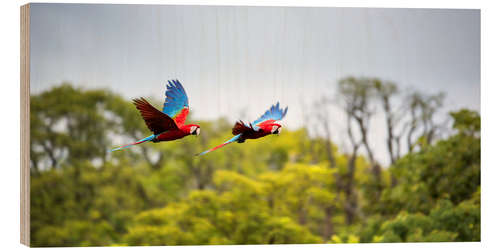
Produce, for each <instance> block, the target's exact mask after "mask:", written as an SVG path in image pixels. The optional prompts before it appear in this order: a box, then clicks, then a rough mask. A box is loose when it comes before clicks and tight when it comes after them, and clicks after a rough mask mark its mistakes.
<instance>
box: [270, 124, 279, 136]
mask: <svg viewBox="0 0 500 250" xmlns="http://www.w3.org/2000/svg"><path fill="white" fill-rule="evenodd" d="M278 129H279V127H278V126H276V125H274V126H273V127H272V128H271V134H277V133H278Z"/></svg>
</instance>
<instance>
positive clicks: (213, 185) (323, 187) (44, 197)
mask: <svg viewBox="0 0 500 250" xmlns="http://www.w3.org/2000/svg"><path fill="white" fill-rule="evenodd" d="M348 81H349V80H346V82H345V83H344V84H345V91H361V92H362V94H366V95H367V96H368V95H372V94H374V93H369V92H366V91H365V89H356V88H354V89H353V88H352V86H351V85H349V82H348ZM349 86H351V87H349ZM375 87H377V86H375ZM388 91H389V90H388ZM31 109H32V112H31V139H32V142H31V143H32V144H31V173H32V175H31V235H32V241H31V243H32V244H33V245H34V246H101V245H196V244H287V243H357V242H426V241H479V240H480V179H479V178H480V177H479V176H480V133H479V131H480V117H479V115H478V114H477V113H476V112H473V111H469V110H460V111H458V112H454V113H451V114H450V115H451V117H452V118H453V119H454V121H455V123H454V125H453V128H454V129H455V130H456V133H454V134H452V135H450V136H449V137H448V138H446V139H442V140H440V141H437V142H436V143H433V144H429V145H426V146H424V147H421V148H420V150H415V151H414V152H412V153H410V154H407V155H405V156H404V157H402V158H401V159H399V160H398V161H397V162H396V163H395V164H394V165H393V166H391V167H389V168H383V169H382V172H381V183H374V178H373V176H372V172H371V165H370V163H369V161H368V160H367V159H366V158H365V157H363V156H358V157H356V158H353V159H355V166H356V168H355V171H354V173H353V179H352V185H353V194H351V196H350V197H351V198H352V197H354V199H355V200H356V201H357V204H358V207H357V208H354V211H355V219H354V221H353V222H352V223H347V222H346V207H347V204H348V197H349V196H348V194H347V193H346V191H345V190H346V189H345V188H344V187H345V185H346V182H347V181H348V180H349V179H348V178H347V175H348V172H349V171H348V166H349V159H350V155H349V154H341V153H340V152H344V151H343V150H341V149H339V148H337V146H336V145H332V152H328V151H327V149H325V147H324V145H325V143H326V142H327V141H326V140H325V139H324V138H313V137H311V136H310V135H309V134H308V131H307V129H298V130H295V131H290V130H286V129H285V130H284V131H283V133H282V134H281V135H280V136H279V137H277V136H267V137H265V138H262V139H259V140H258V141H253V140H249V141H247V142H245V143H244V144H234V145H230V146H228V147H225V148H224V149H223V150H219V151H217V152H214V153H210V154H207V155H205V156H203V157H194V154H195V153H198V152H201V151H203V150H205V149H207V148H210V147H212V146H214V145H217V144H219V143H220V142H221V141H225V140H227V139H228V138H230V137H231V136H232V135H231V133H230V128H231V125H232V123H231V122H229V121H227V120H225V119H219V120H215V121H201V122H197V123H199V124H201V127H202V133H201V135H200V136H199V137H194V136H189V137H186V138H184V139H182V140H178V141H173V142H166V143H149V144H144V145H139V146H136V147H131V148H129V149H126V150H122V151H117V152H113V153H108V152H107V150H108V149H110V148H112V147H113V146H115V145H118V144H122V143H127V142H129V141H134V140H137V139H140V138H143V137H145V136H148V135H149V131H148V130H147V128H146V126H145V125H144V122H143V121H142V119H141V118H140V116H139V115H138V113H137V110H135V108H134V107H133V105H131V103H130V102H129V101H128V100H124V99H123V98H122V97H120V96H118V95H116V94H113V93H111V92H109V91H107V90H85V89H78V88H74V87H72V86H71V85H69V84H63V85H61V86H58V87H55V88H53V89H51V90H49V91H46V92H42V93H40V94H37V95H33V96H32V97H31ZM329 153H330V155H333V156H334V160H335V163H336V164H335V166H332V165H331V162H330V161H329V159H328V155H329ZM391 174H392V175H393V176H394V177H395V178H396V179H397V183H398V184H397V185H395V186H393V187H391V186H390V176H391ZM374 185H381V186H382V187H383V189H382V194H381V198H380V200H379V201H378V202H376V203H373V201H374V200H373V197H372V192H373V188H374Z"/></svg>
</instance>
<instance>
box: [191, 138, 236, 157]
mask: <svg viewBox="0 0 500 250" xmlns="http://www.w3.org/2000/svg"><path fill="white" fill-rule="evenodd" d="M240 136H241V134H239V135H236V136H235V137H233V138H231V139H229V140H228V141H226V142H224V143H222V144H221V145H219V146H216V147H214V148H211V149H209V150H207V151H204V152H201V153H199V154H196V156H201V155H204V154H206V153H210V152H212V151H214V150H216V149H219V148H222V147H224V146H226V145H227V144H229V143H231V142H235V141H237V140H238V139H239V138H240Z"/></svg>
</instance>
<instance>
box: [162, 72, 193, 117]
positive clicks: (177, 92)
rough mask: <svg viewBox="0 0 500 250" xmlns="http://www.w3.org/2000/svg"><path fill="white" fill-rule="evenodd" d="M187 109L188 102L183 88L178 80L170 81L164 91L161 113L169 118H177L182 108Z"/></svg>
mask: <svg viewBox="0 0 500 250" xmlns="http://www.w3.org/2000/svg"><path fill="white" fill-rule="evenodd" d="M185 107H186V108H189V101H188V97H187V95H186V91H185V90H184V87H183V86H182V84H181V83H180V82H179V80H170V81H168V83H167V90H166V91H165V103H163V113H165V114H167V115H168V116H170V117H171V118H174V117H175V116H177V115H178V114H179V113H180V112H181V110H182V109H183V108H185Z"/></svg>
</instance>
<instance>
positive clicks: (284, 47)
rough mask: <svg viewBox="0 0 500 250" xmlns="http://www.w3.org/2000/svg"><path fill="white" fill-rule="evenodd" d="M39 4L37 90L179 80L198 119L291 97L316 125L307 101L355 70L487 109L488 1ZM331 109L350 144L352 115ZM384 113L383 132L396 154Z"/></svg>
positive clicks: (294, 122)
mask: <svg viewBox="0 0 500 250" xmlns="http://www.w3.org/2000/svg"><path fill="white" fill-rule="evenodd" d="M31 14H32V16H31V88H32V91H33V92H34V93H36V92H39V91H41V90H45V89H47V88H50V87H51V86H53V85H55V84H59V83H61V82H62V81H70V82H72V83H74V84H76V85H80V86H85V87H87V88H94V87H107V88H110V89H111V90H113V91H116V92H118V93H121V94H123V95H124V96H125V97H127V98H132V97H138V96H151V97H155V98H156V99H158V100H160V99H162V98H163V92H164V88H165V87H164V85H165V83H166V80H168V79H172V78H178V79H179V80H180V81H181V82H182V83H183V85H184V87H185V89H186V91H187V93H188V95H189V100H190V105H191V108H192V110H193V111H194V113H193V114H194V116H193V117H192V118H191V119H213V118H216V117H219V116H226V117H228V118H229V119H230V120H236V119H241V118H243V119H250V120H251V119H253V118H257V117H258V116H259V115H260V114H261V113H262V112H264V111H265V109H267V108H268V107H269V106H270V105H271V104H272V103H274V102H276V101H278V100H279V101H281V103H283V104H285V105H288V106H289V113H288V115H287V117H286V119H285V124H286V125H287V126H288V127H291V128H297V127H299V126H303V125H309V124H310V122H308V121H304V119H303V113H302V111H303V110H304V109H303V108H302V107H301V105H302V103H306V104H308V105H310V104H311V103H313V102H314V101H315V100H317V99H319V98H320V97H321V96H322V95H323V94H330V95H332V94H333V93H334V92H335V90H334V86H335V82H336V81H337V80H338V79H339V78H342V77H345V76H349V75H353V76H376V77H380V78H382V79H386V80H392V81H394V82H396V83H398V84H399V85H400V86H401V88H404V89H405V88H413V89H418V90H421V91H423V92H426V93H435V92H438V91H444V92H446V94H447V98H446V105H447V106H446V107H447V109H449V110H450V109H457V108H460V107H468V108H471V109H475V110H479V109H480V12H479V10H445V9H439V10H438V9H370V8H366V9H365V8H295V7H210V6H168V5H162V6H154V5H80V4H32V7H31ZM243 109H246V115H245V116H244V117H241V110H243ZM331 117H332V119H333V120H334V121H332V124H333V125H332V126H333V128H332V129H333V130H334V131H335V132H334V135H333V137H334V138H333V139H334V140H336V141H337V142H338V143H340V141H344V140H345V136H344V135H342V132H341V131H342V128H341V125H342V124H343V122H342V121H341V119H342V117H341V114H339V113H337V112H334V113H332V115H331ZM337 118H338V119H337ZM379 120H380V119H378V118H375V120H374V122H373V125H372V126H373V128H374V130H375V131H377V133H376V134H374V135H373V138H372V142H373V144H374V146H375V147H376V148H377V149H376V152H377V155H378V156H379V157H378V158H379V159H381V160H382V161H385V160H384V159H386V158H385V147H384V141H383V137H384V136H385V133H384V129H383V126H382V123H380V121H379Z"/></svg>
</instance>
